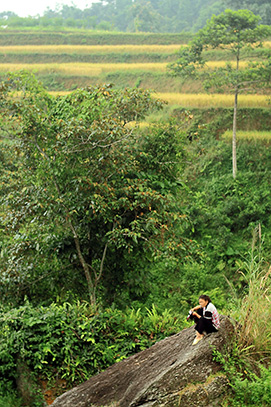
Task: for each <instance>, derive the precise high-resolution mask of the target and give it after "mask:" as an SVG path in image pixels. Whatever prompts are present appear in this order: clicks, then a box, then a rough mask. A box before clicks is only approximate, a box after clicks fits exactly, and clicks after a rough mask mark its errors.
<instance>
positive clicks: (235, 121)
mask: <svg viewBox="0 0 271 407" xmlns="http://www.w3.org/2000/svg"><path fill="white" fill-rule="evenodd" d="M237 102H238V88H236V89H235V94H234V109H233V126H232V175H233V178H234V179H235V178H236V174H237V159H236V128H237Z"/></svg>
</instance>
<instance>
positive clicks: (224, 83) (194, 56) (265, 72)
mask: <svg viewBox="0 0 271 407" xmlns="http://www.w3.org/2000/svg"><path fill="white" fill-rule="evenodd" d="M260 19H261V18H260V17H259V16H255V15H254V14H253V13H252V12H251V11H249V10H238V11H232V10H225V12H223V13H221V14H219V15H218V16H213V17H212V18H211V20H209V21H208V22H207V24H206V26H205V27H204V28H203V29H201V30H200V31H199V32H198V33H197V34H196V36H195V37H194V39H193V40H192V42H191V43H190V44H189V47H188V48H183V49H181V51H180V53H179V58H178V60H177V61H176V62H175V63H173V64H171V65H170V66H169V67H170V69H171V71H172V72H173V73H174V74H175V75H180V76H184V77H189V76H194V77H198V78H200V79H201V80H202V81H203V84H204V86H205V88H206V89H207V90H210V89H220V90H223V89H224V90H225V91H227V92H228V91H230V92H232V93H233V95H234V103H233V136H232V172H233V177H234V178H235V177H236V174H237V159H236V131H237V108H238V96H239V94H240V93H241V92H247V91H252V90H254V91H255V90H257V89H259V88H260V87H262V86H268V87H270V79H271V53H270V52H269V54H268V55H265V58H261V59H260V60H259V61H258V62H255V54H254V55H253V50H254V49H255V48H258V47H261V46H262V41H263V40H264V39H265V38H267V37H268V36H269V35H270V33H271V30H270V27H268V26H264V25H260V24H259V22H260ZM209 49H223V50H225V52H227V53H230V54H231V57H232V61H231V62H228V63H226V64H225V66H224V67H217V68H214V69H211V68H209V69H208V59H207V56H208V54H207V53H205V52H204V51H208V50H209ZM242 59H243V60H245V61H244V64H243V65H242V67H241V65H240V62H241V60H242Z"/></svg>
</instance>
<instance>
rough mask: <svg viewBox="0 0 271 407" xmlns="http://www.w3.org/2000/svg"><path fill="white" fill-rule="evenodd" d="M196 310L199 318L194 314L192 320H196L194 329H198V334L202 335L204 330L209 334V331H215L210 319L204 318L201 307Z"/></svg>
mask: <svg viewBox="0 0 271 407" xmlns="http://www.w3.org/2000/svg"><path fill="white" fill-rule="evenodd" d="M196 312H197V314H199V315H200V316H201V318H198V317H197V316H195V315H194V321H195V322H196V326H195V330H196V331H198V333H199V334H201V335H202V334H203V332H204V331H205V332H206V333H207V334H210V333H211V332H217V329H216V328H215V327H214V326H213V324H212V320H211V319H207V318H204V317H203V316H202V315H203V308H200V309H198V310H197V311H196Z"/></svg>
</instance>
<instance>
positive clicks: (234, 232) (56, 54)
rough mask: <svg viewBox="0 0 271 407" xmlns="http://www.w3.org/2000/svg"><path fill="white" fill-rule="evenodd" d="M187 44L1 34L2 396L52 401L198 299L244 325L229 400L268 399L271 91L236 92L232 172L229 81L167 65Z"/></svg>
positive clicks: (150, 37) (244, 405)
mask: <svg viewBox="0 0 271 407" xmlns="http://www.w3.org/2000/svg"><path fill="white" fill-rule="evenodd" d="M207 2H208V1H207ZM207 2H206V3H207ZM108 4H109V3H108ZM218 6H219V5H218ZM219 7H220V6H219ZM15 18H16V17H15ZM192 38H193V36H192V34H189V33H181V34H176V33H166V34H163V33H161V34H160V33H142V32H140V33H124V32H113V31H112V32H95V31H87V30H75V29H74V30H71V29H70V30H67V28H66V29H65V30H64V28H63V30H62V31H58V30H52V31H51V30H50V29H49V28H48V27H47V29H46V30H40V29H39V28H35V29H32V30H30V29H28V28H24V29H23V28H21V29H10V28H9V27H8V28H5V29H2V30H0V79H1V80H2V81H3V82H2V83H1V87H0V113H1V115H0V185H1V188H0V281H1V284H0V294H1V302H0V320H1V324H0V325H1V328H0V364H1V369H0V406H2V405H3V406H5V407H22V406H23V405H27V407H39V406H44V403H45V402H46V403H47V404H48V405H49V404H51V403H52V401H53V399H54V398H55V397H57V396H58V395H60V394H61V393H63V391H66V390H67V389H69V388H72V387H74V386H75V385H77V384H79V383H81V382H83V381H85V380H87V379H88V378H89V377H91V376H92V375H95V374H97V373H100V372H101V371H103V370H104V369H106V368H107V367H108V366H110V365H112V364H113V363H115V362H118V361H120V360H122V359H124V358H126V357H128V356H130V355H132V354H134V353H135V352H139V351H141V350H144V349H146V348H147V347H149V346H151V345H152V344H154V343H155V342H156V341H158V340H161V339H163V338H165V337H166V336H169V335H172V334H174V333H177V332H179V331H180V330H181V329H183V328H186V327H187V326H190V323H189V322H187V321H186V315H187V313H188V311H189V309H190V308H191V307H194V306H196V305H197V303H198V297H199V295H200V294H202V293H206V294H208V295H209V296H210V297H211V299H212V301H213V303H214V304H215V305H216V307H217V309H218V310H219V313H220V314H226V315H230V316H231V317H232V319H233V320H236V321H237V322H238V323H237V324H236V331H235V334H236V335H235V338H236V340H235V341H233V343H232V344H231V345H230V346H229V347H228V348H227V349H225V352H224V353H223V354H217V353H216V354H214V357H216V359H217V360H218V361H219V362H220V364H221V368H222V369H223V371H224V373H225V374H226V375H227V377H228V379H229V382H230V384H231V390H230V391H229V392H228V394H227V395H225V398H224V399H223V400H221V406H222V405H223V407H255V406H264V407H268V406H271V404H270V403H271V402H270V400H271V398H270V397H269V396H268V395H269V393H270V377H271V371H270V355H271V338H270V335H269V332H270V330H271V324H270V312H271V308H270V304H271V294H270V289H271V277H270V276H271V271H270V270H271V268H270V267H271V266H270V264H271V243H270V239H271V195H270V187H271V148H270V143H271V112H270V87H269V88H267V87H266V88H261V89H260V88H259V89H257V90H255V89H248V90H246V91H245V92H244V94H239V95H238V96H239V99H238V100H239V105H238V112H237V123H238V126H237V139H238V143H237V163H238V165H237V166H238V172H237V177H236V178H235V179H234V178H233V176H232V122H233V114H234V112H233V101H234V96H233V94H232V93H231V90H230V88H229V86H228V87H227V86H226V87H225V88H224V89H223V91H222V90H221V91H220V93H218V91H217V90H215V88H214V87H213V88H212V87H211V88H210V89H209V93H207V91H206V90H205V89H204V87H203V82H202V81H201V80H200V79H194V78H193V77H192V76H191V77H188V78H186V79H183V78H181V77H180V76H173V74H172V72H171V71H170V70H169V67H168V65H169V64H170V63H172V62H174V61H176V59H177V52H178V51H179V50H180V49H181V48H182V49H184V50H185V49H186V48H187V46H188V43H189V41H190V40H191V39H192ZM270 48H271V42H270V41H265V42H264V44H263V47H262V48H260V47H259V48H255V49H252V50H250V49H247V50H246V51H247V52H248V54H247V55H248V56H247V57H246V58H244V59H243V60H242V61H240V67H241V68H240V69H244V64H245V63H246V61H251V63H252V64H253V63H254V62H255V61H256V60H257V61H261V60H262V61H265V60H266V57H267V56H268V55H269V53H270ZM204 57H206V58H207V57H208V60H209V61H210V64H209V68H208V69H209V71H207V72H211V71H212V69H215V68H218V69H220V68H223V67H224V66H225V64H227V63H229V62H232V57H231V56H229V53H228V50H227V47H225V48H224V49H218V50H213V49H208V50H207V51H206V52H205V54H204ZM252 79H253V78H252ZM164 101H166V102H167V103H164ZM22 372H23V374H22ZM24 377H26V378H27V385H22V386H23V389H24V390H25V393H24V392H23V391H21V392H20V388H19V385H18V383H20V380H19V379H21V378H22V379H23V378H24ZM22 382H23V380H22ZM23 383H24V382H23ZM29 389H30V391H29ZM18 390H19V391H18ZM267 396H268V397H267ZM27 397H28V399H27ZM22 398H23V400H22ZM26 399H27V401H26Z"/></svg>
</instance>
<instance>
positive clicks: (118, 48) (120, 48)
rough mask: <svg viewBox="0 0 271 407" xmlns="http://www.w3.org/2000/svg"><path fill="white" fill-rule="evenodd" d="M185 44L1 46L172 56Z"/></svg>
mask: <svg viewBox="0 0 271 407" xmlns="http://www.w3.org/2000/svg"><path fill="white" fill-rule="evenodd" d="M186 46H187V45H185V44H182V45H181V44H168V45H159V44H153V45H148V44H147V45H146V44H143V45H132V44H124V45H5V46H0V53H3V54H30V53H35V54H63V53H64V54H91V53H101V54H107V53H130V54H133V53H134V54H138V53H165V54H171V53H174V52H176V51H179V50H180V48H183V47H186ZM263 46H264V47H265V48H271V41H265V42H264V43H263Z"/></svg>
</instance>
